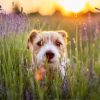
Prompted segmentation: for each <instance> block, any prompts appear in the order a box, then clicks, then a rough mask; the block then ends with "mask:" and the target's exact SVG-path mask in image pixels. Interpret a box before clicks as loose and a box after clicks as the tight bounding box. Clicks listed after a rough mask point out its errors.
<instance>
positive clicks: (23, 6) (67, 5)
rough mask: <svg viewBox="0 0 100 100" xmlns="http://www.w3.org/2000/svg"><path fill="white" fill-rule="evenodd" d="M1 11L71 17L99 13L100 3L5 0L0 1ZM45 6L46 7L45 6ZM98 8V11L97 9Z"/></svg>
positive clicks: (85, 0)
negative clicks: (78, 14) (72, 15)
mask: <svg viewBox="0 0 100 100" xmlns="http://www.w3.org/2000/svg"><path fill="white" fill-rule="evenodd" d="M0 5H1V10H4V11H6V13H12V12H13V8H14V7H17V8H18V10H19V11H21V10H22V11H23V12H24V13H26V14H30V13H39V14H40V15H42V16H44V15H53V14H54V13H55V12H57V11H58V12H60V13H61V14H62V15H64V16H66V15H71V14H72V13H81V14H84V13H87V12H89V11H90V12H94V13H95V12H98V11H99V8H100V1H98V0H94V1H92V0H79V1H78V3H77V2H76V1H75V0H70V1H69V0H62V1H61V0H38V1H37V0H30V2H29V0H24V1H23V0H20V1H19V0H3V1H0ZM44 5H45V6H44ZM96 8H97V9H96Z"/></svg>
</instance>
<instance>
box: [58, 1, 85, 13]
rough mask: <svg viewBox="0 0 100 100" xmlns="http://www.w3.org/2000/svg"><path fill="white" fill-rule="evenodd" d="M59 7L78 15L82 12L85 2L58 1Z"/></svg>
mask: <svg viewBox="0 0 100 100" xmlns="http://www.w3.org/2000/svg"><path fill="white" fill-rule="evenodd" d="M58 3H59V6H60V7H61V8H63V9H64V10H65V11H70V12H75V13H78V12H80V11H82V10H83V9H84V7H85V5H86V1H85V0H59V2H58Z"/></svg>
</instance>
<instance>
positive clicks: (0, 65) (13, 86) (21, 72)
mask: <svg viewBox="0 0 100 100" xmlns="http://www.w3.org/2000/svg"><path fill="white" fill-rule="evenodd" d="M25 18H26V17H25ZM26 19H27V18H26ZM18 20H19V19H18ZM18 20H17V21H18ZM6 21H7V20H6ZM27 21H28V24H27V25H26V23H27V22H25V21H24V24H25V25H26V26H25V25H24V28H22V29H23V30H21V27H22V26H16V28H14V29H15V30H13V26H12V25H11V27H10V29H12V30H10V29H9V28H8V30H9V31H7V30H6V28H7V26H6V24H5V25H4V26H3V27H4V29H2V30H0V32H2V35H1V37H0V99H1V100H35V99H36V100H37V99H39V100H51V99H52V100H65V99H66V100H67V99H68V100H70V99H71V100H100V45H99V44H100V37H99V35H98V38H97V39H96V40H94V38H93V37H92V36H91V33H93V31H89V29H87V30H86V32H88V33H89V32H90V33H89V34H90V35H88V36H87V37H88V40H82V36H80V34H81V33H80V31H79V30H81V32H83V33H84V31H83V29H84V26H82V27H81V28H79V27H80V25H79V24H78V23H79V22H78V23H77V27H76V28H77V30H76V29H73V30H71V31H73V33H74V32H75V31H76V34H70V33H71V32H69V41H68V46H67V49H68V57H69V59H70V64H69V65H67V69H66V77H65V79H64V80H62V79H61V77H60V74H59V71H57V72H52V73H53V75H54V76H55V78H54V79H52V78H50V77H49V75H48V76H46V77H45V80H44V81H41V82H40V81H36V80H35V79H34V73H31V72H30V71H28V70H27V67H30V59H31V58H30V53H29V51H28V50H27V48H26V40H27V34H26V33H27V32H28V31H29V30H30V29H29V28H30V27H32V26H31V24H32V21H33V19H27ZM13 22H14V21H13V20H12V23H13ZM5 23H7V22H5ZM14 23H15V24H16V22H14ZM18 23H19V24H20V25H21V23H20V21H19V22H18ZM18 23H17V24H18ZM33 23H34V24H33V26H34V27H37V28H38V27H39V29H47V30H48V29H51V28H50V26H47V25H45V24H41V20H38V23H37V21H33ZM53 23H54V22H53ZM15 24H13V25H15ZM86 24H87V23H86ZM69 25H70V24H69ZM5 26H6V27H5ZM54 26H55V25H54ZM71 26H72V25H71ZM73 26H74V27H75V24H74V23H73ZM52 27H53V26H52ZM60 28H62V27H60V26H59V27H53V29H60ZM91 28H92V27H90V30H92V29H91ZM64 29H65V30H67V29H66V28H64ZM16 30H17V31H16ZM20 30H21V32H20ZM12 32H13V33H12ZM14 32H15V34H14ZM3 33H7V35H3ZM17 33H20V34H17ZM83 33H82V34H83ZM94 33H95V32H94ZM95 34H96V33H95ZM99 34H100V31H99ZM75 36H76V37H75ZM90 36H91V39H90ZM89 39H90V40H89Z"/></svg>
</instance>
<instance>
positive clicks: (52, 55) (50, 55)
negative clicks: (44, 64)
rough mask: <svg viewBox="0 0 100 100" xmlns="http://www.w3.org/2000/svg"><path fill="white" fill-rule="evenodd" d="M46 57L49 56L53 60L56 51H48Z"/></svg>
mask: <svg viewBox="0 0 100 100" xmlns="http://www.w3.org/2000/svg"><path fill="white" fill-rule="evenodd" d="M46 57H47V59H48V60H51V59H52V58H53V57H54V53H53V52H52V51H47V52H46Z"/></svg>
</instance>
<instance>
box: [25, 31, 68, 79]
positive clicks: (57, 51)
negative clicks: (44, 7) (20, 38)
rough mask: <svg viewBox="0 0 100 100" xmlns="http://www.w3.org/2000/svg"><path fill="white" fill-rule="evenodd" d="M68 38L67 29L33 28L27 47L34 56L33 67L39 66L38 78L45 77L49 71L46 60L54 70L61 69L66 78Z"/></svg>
mask: <svg viewBox="0 0 100 100" xmlns="http://www.w3.org/2000/svg"><path fill="white" fill-rule="evenodd" d="M67 38H68V34H67V32H65V31H63V30H62V31H39V30H32V31H31V32H30V34H29V36H28V41H27V48H28V49H29V51H30V53H31V57H32V64H33V68H32V69H35V67H37V68H38V69H39V70H37V71H36V73H39V75H38V74H37V75H36V76H37V80H41V79H43V76H44V75H43V74H44V73H45V72H46V71H47V69H46V68H45V67H44V66H45V62H47V65H48V67H49V68H50V69H52V70H57V69H58V68H59V69H60V72H61V76H62V78H64V76H65V73H66V72H65V69H66V64H67V48H66V46H67Z"/></svg>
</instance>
